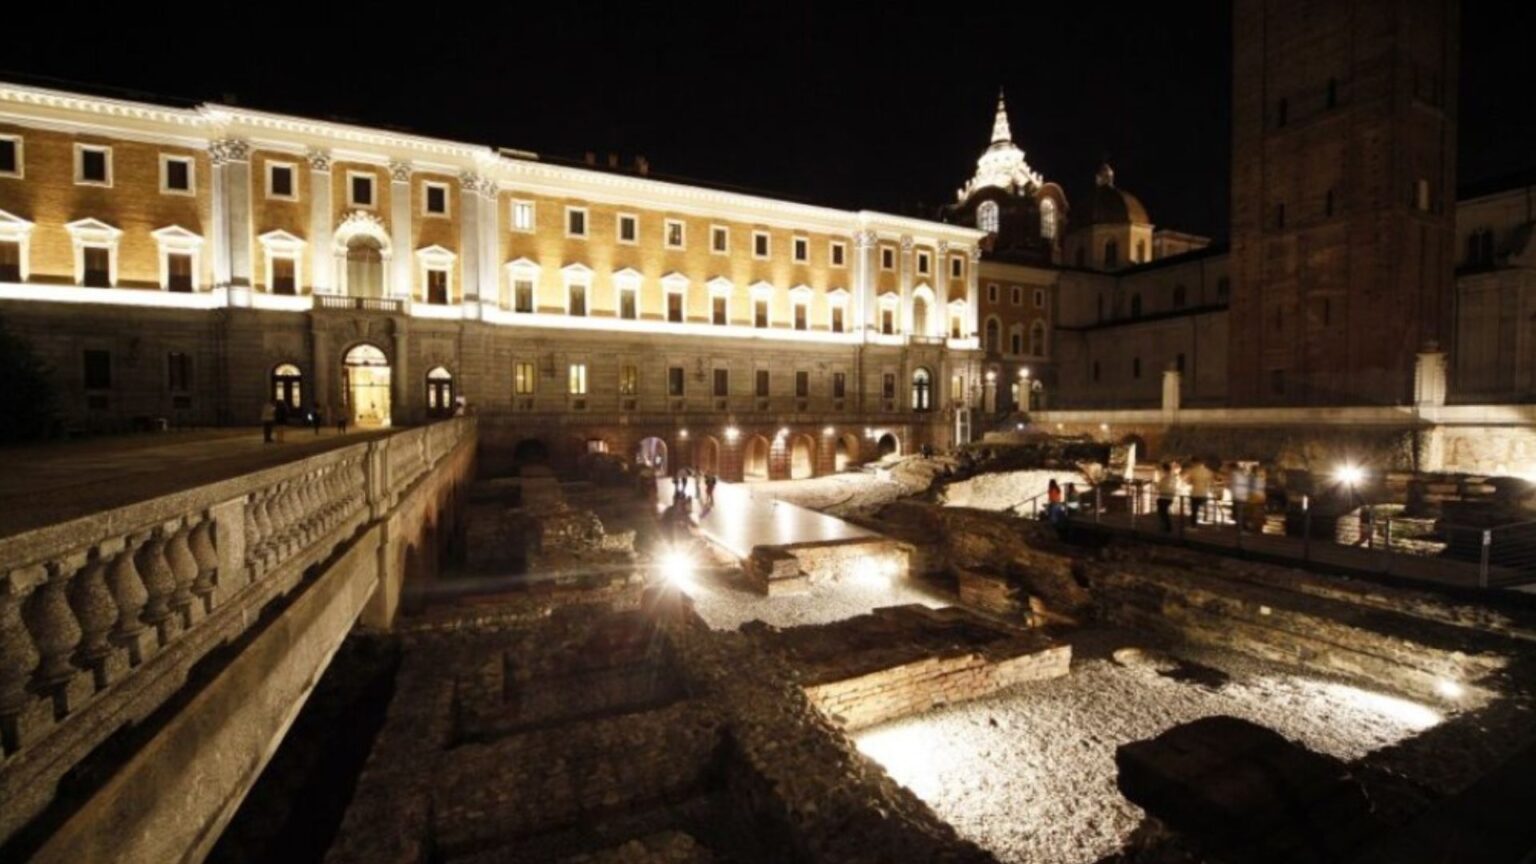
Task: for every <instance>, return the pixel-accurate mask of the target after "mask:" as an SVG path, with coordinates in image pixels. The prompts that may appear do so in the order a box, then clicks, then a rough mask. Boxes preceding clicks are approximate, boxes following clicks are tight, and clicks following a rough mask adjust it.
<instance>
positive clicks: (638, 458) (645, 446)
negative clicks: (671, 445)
mask: <svg viewBox="0 0 1536 864" xmlns="http://www.w3.org/2000/svg"><path fill="white" fill-rule="evenodd" d="M635 465H636V466H646V467H649V468H651V469H653V470H654V471H655V472H656V476H658V477H660V476H662V475H664V474H670V473H672V466H671V465H669V464H668V462H667V445H666V442H664V441H662V440H661V439H660V438H655V437H652V438H642V439H640V443H639V444H636V445H635Z"/></svg>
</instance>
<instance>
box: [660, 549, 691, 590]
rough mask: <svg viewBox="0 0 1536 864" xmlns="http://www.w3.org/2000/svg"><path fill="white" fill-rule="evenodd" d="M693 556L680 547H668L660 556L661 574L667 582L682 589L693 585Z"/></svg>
mask: <svg viewBox="0 0 1536 864" xmlns="http://www.w3.org/2000/svg"><path fill="white" fill-rule="evenodd" d="M694 566H695V565H694V562H693V556H692V555H689V554H688V553H687V552H686V551H684V550H682V549H668V550H667V551H666V552H664V553H662V556H661V575H662V577H663V578H664V579H666V580H667V584H669V585H671V586H672V587H674V588H677V589H679V590H682V591H691V590H693V588H694V587H695V583H694V580H693V571H694Z"/></svg>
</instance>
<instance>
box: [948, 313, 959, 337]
mask: <svg viewBox="0 0 1536 864" xmlns="http://www.w3.org/2000/svg"><path fill="white" fill-rule="evenodd" d="M949 338H951V339H959V338H960V316H959V315H951V316H949Z"/></svg>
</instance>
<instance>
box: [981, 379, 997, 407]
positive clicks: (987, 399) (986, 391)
mask: <svg viewBox="0 0 1536 864" xmlns="http://www.w3.org/2000/svg"><path fill="white" fill-rule="evenodd" d="M985 382H986V383H985V384H983V385H982V390H981V410H982V411H983V412H985V413H987V414H996V413H997V373H996V372H990V371H989V372H987V376H986V378H985Z"/></svg>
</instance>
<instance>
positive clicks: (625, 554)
mask: <svg viewBox="0 0 1536 864" xmlns="http://www.w3.org/2000/svg"><path fill="white" fill-rule="evenodd" d="M585 493H586V490H585V489H584V488H582V487H581V484H561V483H560V482H559V481H557V480H556V479H555V478H554V477H553V476H552V475H550V474H548V473H547V472H544V471H539V470H533V471H529V470H526V469H525V471H524V473H523V475H522V476H519V477H512V478H501V479H496V480H489V481H482V482H480V483H477V484H475V486H474V487H472V488H471V490H470V496H469V498H470V506H469V508H468V516H467V519H466V522H467V526H468V527H467V529H466V531H467V542H466V550H465V553H466V566H467V569H468V571H469V572H470V573H484V574H498V575H501V574H516V575H520V576H523V577H526V578H527V579H528V580H529V581H554V582H556V583H565V582H570V581H573V580H576V579H577V578H578V577H582V576H590V575H592V574H628V573H629V572H630V571H633V569H634V561H635V554H634V553H635V550H634V545H635V532H634V531H621V532H616V533H609V532H608V531H606V530H605V529H604V527H603V522H602V520H601V519H600V518H599V517H598V515H597V514H596V513H595V512H593V511H592V510H591V509H589V508H587V507H582V506H576V505H573V504H572V503H571V502H570V501H569V500H568V499H569V498H570V497H571V496H572V495H576V496H582V495H584V494H585Z"/></svg>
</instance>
